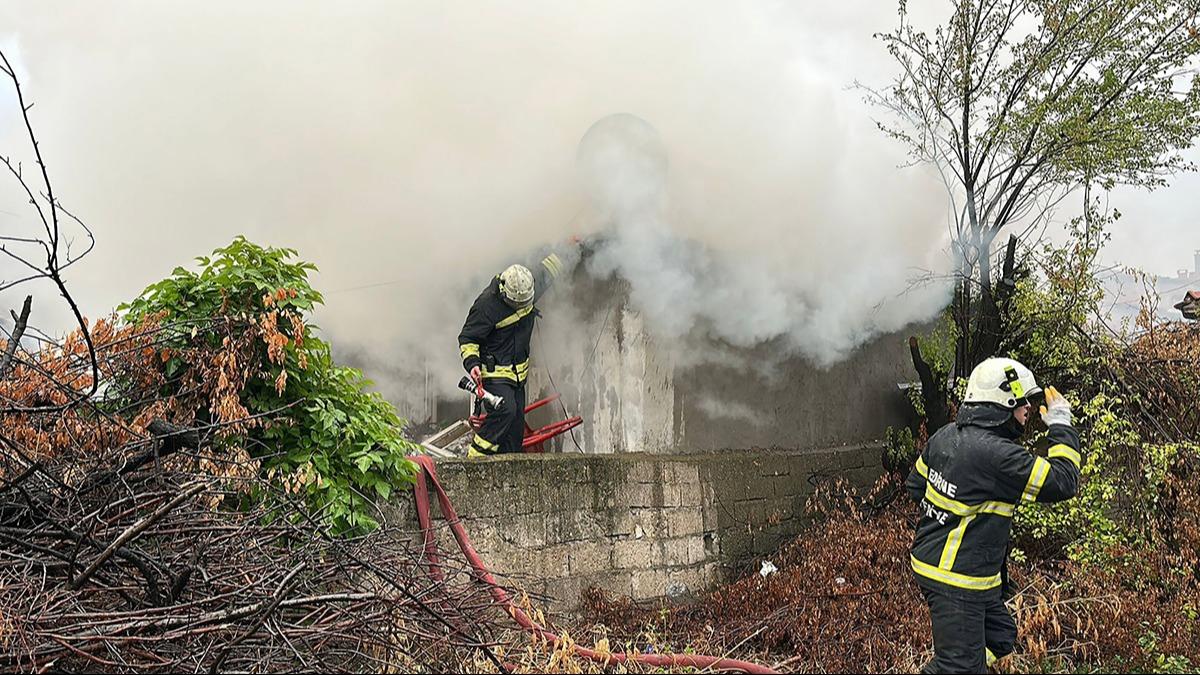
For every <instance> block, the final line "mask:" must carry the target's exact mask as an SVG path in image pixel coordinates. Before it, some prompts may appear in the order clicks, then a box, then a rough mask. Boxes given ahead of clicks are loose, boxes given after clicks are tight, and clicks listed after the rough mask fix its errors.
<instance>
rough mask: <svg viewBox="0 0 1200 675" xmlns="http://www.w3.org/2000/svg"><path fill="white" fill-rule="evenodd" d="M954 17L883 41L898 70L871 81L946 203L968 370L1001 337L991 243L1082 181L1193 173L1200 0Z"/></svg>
mask: <svg viewBox="0 0 1200 675" xmlns="http://www.w3.org/2000/svg"><path fill="white" fill-rule="evenodd" d="M950 5H951V9H952V11H951V14H950V17H949V19H948V20H947V21H946V23H944V24H942V25H940V26H937V27H936V28H934V29H933V30H932V32H927V31H925V30H923V29H921V28H918V27H917V26H915V25H914V24H913V23H912V21H911V18H910V15H909V12H908V6H907V2H905V1H904V0H901V2H900V4H899V18H900V25H899V26H898V27H897V28H896V29H895V30H894V31H892V32H889V33H882V34H878V35H877V36H876V37H877V38H879V39H880V40H881V41H882V42H883V44H884V45H885V47H886V48H887V50H888V53H889V54H891V56H892V57H893V59H894V60H895V62H896V63H897V65H899V67H900V71H899V75H898V76H897V77H896V78H895V80H894V81H893V82H892V83H891V84H890V85H888V86H887V87H885V88H881V89H873V88H869V87H865V86H864V87H863V89H864V90H865V91H866V92H867V99H868V101H869V102H871V103H872V104H874V105H875V106H877V108H878V109H879V110H882V111H883V112H884V113H886V115H885V118H884V119H881V120H878V122H877V123H878V126H879V128H880V129H881V130H882V131H883V132H884V133H886V134H887V135H889V136H890V137H892V138H894V139H896V140H897V141H899V142H901V143H902V144H903V145H905V146H906V147H907V149H908V153H909V157H910V160H911V163H912V164H915V165H927V166H932V167H934V168H935V169H936V170H937V171H938V173H939V175H940V176H941V177H942V181H943V183H944V185H945V188H946V191H947V195H948V198H949V203H950V206H951V214H952V217H951V221H952V228H951V240H952V245H953V253H954V255H955V257H956V260H957V276H958V279H957V284H956V290H955V299H954V314H955V318H956V322H957V323H958V329H959V344H958V347H957V350H956V358H955V370H956V374H957V375H958V376H960V377H965V376H966V374H967V373H968V372H969V371H970V369H971V368H973V367H974V366H975V365H976V364H977V363H978V362H979V361H982V360H983V359H984V358H987V357H988V356H991V355H992V351H993V350H994V349H996V348H997V347H998V346H999V339H1000V336H999V335H996V334H995V333H997V331H999V330H1001V327H1000V326H998V325H997V324H996V319H997V317H998V315H999V311H998V308H997V303H996V300H997V298H996V287H995V284H994V283H993V282H994V279H993V276H994V274H993V256H994V255H995V254H994V253H993V243H994V242H995V240H996V238H997V237H998V236H999V235H1000V234H1001V233H1002V232H1003V231H1005V230H1006V229H1009V228H1017V227H1023V228H1025V230H1024V232H1022V235H1028V234H1029V233H1031V232H1034V231H1037V230H1038V228H1041V227H1044V226H1045V223H1046V222H1047V221H1048V220H1049V218H1050V217H1051V216H1052V214H1053V212H1054V209H1055V208H1056V207H1057V206H1058V205H1059V204H1061V202H1062V201H1063V199H1065V198H1066V197H1067V196H1069V195H1071V194H1073V193H1074V192H1075V191H1076V190H1077V189H1078V188H1080V187H1081V186H1083V185H1085V184H1094V185H1096V186H1098V187H1100V188H1103V189H1111V188H1113V187H1115V186H1117V185H1131V186H1138V187H1143V188H1147V189H1154V188H1156V187H1160V186H1162V185H1165V184H1166V182H1167V179H1168V178H1169V177H1170V176H1171V175H1172V174H1174V173H1176V172H1179V171H1186V170H1194V168H1195V167H1194V166H1193V165H1192V164H1191V163H1189V162H1188V161H1187V160H1186V159H1185V157H1184V155H1183V151H1184V150H1186V149H1187V148H1189V147H1191V145H1192V143H1193V142H1194V140H1195V139H1196V137H1197V136H1198V135H1200V87H1197V86H1196V85H1197V81H1198V76H1197V74H1196V70H1195V68H1196V63H1197V57H1198V55H1200V37H1198V35H1200V33H1198V29H1197V10H1198V7H1200V3H1198V2H1197V0H1073V1H1068V0H953V1H952V2H951V3H950Z"/></svg>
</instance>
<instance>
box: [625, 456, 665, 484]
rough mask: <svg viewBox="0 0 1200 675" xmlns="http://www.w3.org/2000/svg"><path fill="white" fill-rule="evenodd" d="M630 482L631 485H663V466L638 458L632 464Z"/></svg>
mask: <svg viewBox="0 0 1200 675" xmlns="http://www.w3.org/2000/svg"><path fill="white" fill-rule="evenodd" d="M629 482H631V483H655V484H657V483H661V482H663V477H662V464H661V463H660V462H656V461H653V460H647V459H643V458H640V457H639V458H637V459H634V460H632V461H631V462H630V466H629Z"/></svg>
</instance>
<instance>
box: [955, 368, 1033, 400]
mask: <svg viewBox="0 0 1200 675" xmlns="http://www.w3.org/2000/svg"><path fill="white" fill-rule="evenodd" d="M1041 392H1042V388H1041V387H1039V386H1038V385H1037V381H1035V380H1034V379H1033V372H1032V371H1031V370H1029V369H1028V368H1026V367H1025V366H1024V365H1022V364H1021V363H1020V362H1019V361H1014V360H1013V359H1005V358H991V359H987V360H986V361H984V362H983V363H981V364H979V365H978V366H975V370H973V371H971V379H970V380H968V381H967V395H966V397H964V398H963V403H996V404H999V405H1002V406H1004V407H1005V408H1008V409H1010V410H1011V409H1013V408H1017V407H1019V406H1022V405H1025V403H1027V402H1028V401H1029V399H1030V398H1031V397H1033V396H1036V395H1037V394H1040V393H1041Z"/></svg>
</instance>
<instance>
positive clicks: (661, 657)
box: [409, 455, 776, 673]
mask: <svg viewBox="0 0 1200 675" xmlns="http://www.w3.org/2000/svg"><path fill="white" fill-rule="evenodd" d="M409 459H411V460H412V461H413V462H414V463H416V465H417V467H418V468H419V469H420V473H419V474H418V476H417V481H416V484H415V485H414V486H413V497H414V499H415V500H416V505H417V521H418V522H419V523H420V526H421V532H422V533H423V536H424V545H425V559H426V560H427V561H428V563H429V575H430V577H432V578H433V579H434V580H435V581H439V582H440V581H444V580H445V573H444V572H443V571H442V568H441V565H440V563H439V561H438V550H437V541H436V540H435V538H434V531H433V526H432V520H431V517H430V510H429V490H428V488H427V486H426V483H425V481H426V478H428V480H429V482H430V483H432V484H433V489H434V490H436V491H437V498H438V505H439V506H440V507H441V509H442V516H443V517H445V519H446V523H447V524H449V525H450V530H451V531H452V532H453V533H454V538H455V540H456V541H458V547H459V548H460V549H461V550H462V552H463V555H465V556H466V558H467V560H468V561H470V563H471V567H473V568H474V569H475V573H476V574H477V575H478V578H479V579H480V580H482V581H483V582H484V583H486V584H487V585H488V589H489V590H490V591H491V594H492V597H493V598H495V600H496V603H497V604H499V605H500V606H501V607H504V608H505V609H506V610H507V611H508V613H509V615H510V616H512V617H513V619H514V620H515V621H516V622H517V623H518V624H519V625H520V626H521V628H523V629H525V630H526V631H528V632H530V633H532V634H534V635H536V636H538V637H540V638H542V639H544V640H546V641H548V642H551V643H553V644H554V645H556V646H557V645H558V644H559V643H561V642H562V638H560V637H559V636H557V635H555V634H554V633H551V632H550V631H549V630H547V629H546V628H545V627H543V626H540V625H538V624H537V623H536V622H535V621H534V620H533V619H531V618H530V617H529V615H527V614H526V613H525V612H524V611H522V610H521V608H519V607H517V606H516V605H515V604H513V602H512V600H510V599H509V597H508V593H506V592H505V591H504V589H503V588H501V587H500V584H498V583H496V579H495V577H493V576H492V573H491V572H489V571H488V569H487V566H485V565H484V564H483V559H482V558H480V557H479V553H477V552H476V551H475V547H474V546H472V545H471V539H470V537H468V536H467V530H466V528H464V527H463V524H462V522H461V521H460V520H459V519H458V513H457V512H455V510H454V505H452V504H451V503H450V498H449V497H448V496H446V490H445V489H444V488H442V484H441V483H440V482H439V481H438V477H437V468H436V466H435V465H434V462H433V459H432V458H430V457H428V456H425V455H414V456H412V457H410V458H409ZM573 649H574V653H575V654H577V655H579V656H582V657H584V658H587V659H591V660H593V661H597V662H599V663H605V664H607V663H624V662H626V661H633V662H636V663H644V664H646V665H648V666H654V667H656V668H670V667H686V668H709V669H713V670H720V671H727V672H743V673H775V672H776V671H774V670H771V669H770V668H767V667H766V666H760V665H758V664H756V663H750V662H748V661H739V660H738V659H728V658H724V657H720V656H704V655H700V654H636V653H635V654H627V653H623V652H612V653H607V654H604V653H600V652H597V651H595V650H593V649H588V648H586V647H582V646H579V645H575V646H574V647H573Z"/></svg>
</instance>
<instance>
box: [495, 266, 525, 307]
mask: <svg viewBox="0 0 1200 675" xmlns="http://www.w3.org/2000/svg"><path fill="white" fill-rule="evenodd" d="M500 293H502V294H503V295H504V298H505V299H506V300H508V302H509V303H511V304H513V305H515V306H517V307H523V306H525V305H528V304H529V303H530V302H532V301H533V272H530V271H529V268H528V267H526V266H524V265H509V266H508V269H506V270H504V271H503V272H501V273H500Z"/></svg>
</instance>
